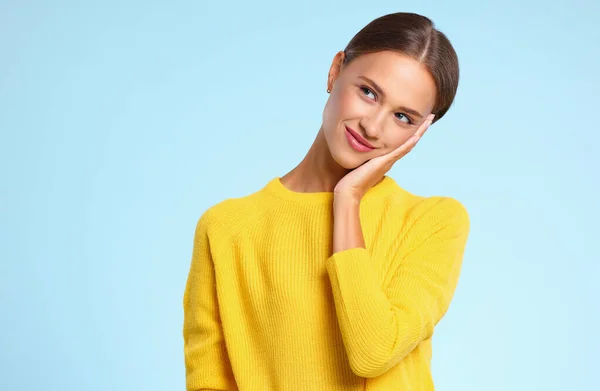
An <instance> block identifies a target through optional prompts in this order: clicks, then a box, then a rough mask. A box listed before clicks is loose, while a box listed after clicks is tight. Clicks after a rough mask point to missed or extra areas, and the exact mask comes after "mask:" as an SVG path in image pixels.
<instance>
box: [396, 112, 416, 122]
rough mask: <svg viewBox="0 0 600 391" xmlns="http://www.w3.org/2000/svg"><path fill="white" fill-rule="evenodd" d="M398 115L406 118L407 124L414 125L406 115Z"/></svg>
mask: <svg viewBox="0 0 600 391" xmlns="http://www.w3.org/2000/svg"><path fill="white" fill-rule="evenodd" d="M396 114H397V115H401V116H402V117H404V119H405V120H406V121H405V123H407V124H409V125H412V123H413V121H412V120H411V119H410V118H408V117H407V116H406V115H404V114H403V113H396ZM396 118H398V117H396Z"/></svg>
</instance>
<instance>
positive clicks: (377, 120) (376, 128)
mask: <svg viewBox="0 0 600 391" xmlns="http://www.w3.org/2000/svg"><path fill="white" fill-rule="evenodd" d="M384 120H385V112H384V110H381V109H374V110H373V111H371V112H370V113H369V115H366V116H364V117H362V119H361V120H360V122H359V124H360V126H361V127H362V128H363V130H364V132H365V134H366V136H367V137H368V138H370V139H378V138H380V137H381V132H382V131H383V122H384ZM367 141H370V140H367Z"/></svg>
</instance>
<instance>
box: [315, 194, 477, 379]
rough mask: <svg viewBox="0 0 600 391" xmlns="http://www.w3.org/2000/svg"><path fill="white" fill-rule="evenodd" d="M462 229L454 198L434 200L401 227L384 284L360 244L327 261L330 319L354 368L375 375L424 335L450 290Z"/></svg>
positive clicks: (463, 217) (464, 222)
mask: <svg viewBox="0 0 600 391" xmlns="http://www.w3.org/2000/svg"><path fill="white" fill-rule="evenodd" d="M424 227H425V228H424ZM468 232H469V217H468V214H467V211H466V210H465V209H464V207H463V206H462V204H460V203H459V202H458V201H456V200H454V199H452V198H442V202H438V203H437V204H436V205H435V206H434V207H432V208H430V209H429V210H428V211H427V212H425V213H424V214H423V215H421V216H420V217H419V218H418V220H417V221H416V223H414V224H413V226H412V228H410V229H409V230H408V231H407V232H406V233H405V236H404V239H403V240H401V241H400V243H401V244H400V245H401V246H403V249H402V251H398V252H397V253H398V254H400V255H398V256H397V258H398V259H394V260H393V262H392V270H390V273H392V274H391V277H390V278H389V282H388V283H387V284H385V286H382V284H380V283H379V282H378V278H377V272H376V270H375V269H374V267H373V264H374V263H375V262H374V261H373V260H372V259H371V255H370V253H369V252H368V250H366V249H364V248H362V247H358V248H352V249H347V250H343V251H339V252H337V253H335V254H333V255H332V256H331V257H330V258H329V259H327V262H326V266H327V271H328V274H329V278H330V281H331V286H332V289H333V298H334V301H335V308H336V314H337V318H338V323H339V326H340V331H341V334H342V339H343V341H344V346H345V348H346V352H347V355H348V359H349V362H350V366H351V368H352V370H353V371H354V373H356V374H357V375H359V376H362V377H376V376H379V375H381V374H383V373H384V372H386V371H387V370H388V369H390V368H391V367H393V366H394V365H396V364H397V363H399V362H400V361H401V360H402V359H403V358H404V357H405V356H406V355H408V354H409V353H410V352H411V351H412V350H413V349H414V348H415V347H416V346H417V345H418V344H419V343H420V342H421V341H423V340H425V339H427V338H430V337H431V336H432V334H433V328H434V326H435V325H436V324H437V323H438V322H439V321H440V319H441V318H442V317H443V316H444V314H445V313H446V311H447V309H448V307H449V304H450V300H451V298H452V296H453V294H454V291H455V288H456V285H457V282H458V276H459V273H460V269H461V265H462V258H463V252H464V248H465V245H466V241H467V236H468ZM391 253H394V252H391ZM378 263H379V262H378Z"/></svg>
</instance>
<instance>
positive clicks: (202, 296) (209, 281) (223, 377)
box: [183, 218, 237, 391]
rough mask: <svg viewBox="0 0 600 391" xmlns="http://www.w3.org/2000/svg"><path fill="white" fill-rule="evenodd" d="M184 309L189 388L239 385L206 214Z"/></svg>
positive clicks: (200, 225)
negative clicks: (220, 303) (221, 311)
mask: <svg viewBox="0 0 600 391" xmlns="http://www.w3.org/2000/svg"><path fill="white" fill-rule="evenodd" d="M183 312H184V321H183V339H184V356H185V369H186V389H187V390H188V391H192V390H233V389H237V388H236V386H235V381H234V378H233V374H232V371H231V365H230V363H229V359H228V356H227V351H226V348H225V340H224V337H223V330H222V327H221V321H220V318H219V308H218V302H217V291H216V281H215V272H214V266H213V261H212V256H211V251H210V243H209V240H208V236H207V234H206V224H205V220H204V219H203V218H200V220H199V221H198V224H197V225H196V232H195V236H194V246H193V251H192V260H191V266H190V271H189V274H188V278H187V283H186V286H185V291H184V294H183Z"/></svg>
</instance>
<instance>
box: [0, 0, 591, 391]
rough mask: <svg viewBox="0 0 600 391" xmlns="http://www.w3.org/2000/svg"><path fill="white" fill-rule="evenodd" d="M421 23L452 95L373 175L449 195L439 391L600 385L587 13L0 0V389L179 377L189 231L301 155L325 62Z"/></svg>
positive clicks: (531, 4) (436, 6) (468, 5)
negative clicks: (411, 15)
mask: <svg viewBox="0 0 600 391" xmlns="http://www.w3.org/2000/svg"><path fill="white" fill-rule="evenodd" d="M397 11H411V12H417V13H422V14H424V15H426V16H429V17H431V18H432V19H433V20H434V21H435V22H436V25H437V27H438V28H439V29H441V30H442V31H443V32H445V33H446V34H447V35H448V36H449V37H450V39H451V40H452V42H453V44H454V45H455V47H456V50H457V52H458V54H459V58H460V64H461V71H462V75H461V76H462V78H461V84H460V87H459V91H458V95H457V98H456V102H455V105H454V107H453V108H452V109H451V110H450V112H449V113H448V114H447V116H446V117H445V118H444V119H443V120H442V121H440V122H439V123H437V124H435V125H434V126H433V127H432V128H431V129H430V131H429V132H428V133H427V135H426V137H425V138H424V139H423V140H422V141H421V143H420V144H419V146H418V147H417V148H416V149H415V150H414V151H413V152H412V153H411V154H410V155H409V156H407V157H406V158H405V159H403V160H402V161H401V162H400V163H398V164H397V165H396V166H395V167H394V168H393V169H392V171H391V172H390V175H391V176H392V177H394V178H395V179H396V180H397V181H398V182H399V183H400V184H401V185H402V186H403V187H405V188H407V189H409V190H411V191H413V192H415V193H419V194H423V195H434V194H440V195H449V196H453V197H456V198H458V199H460V200H461V201H462V202H463V203H464V204H465V205H466V206H467V208H468V210H469V212H470V215H471V220H472V233H471V236H470V240H469V244H468V249H467V252H466V255H465V262H464V268H463V273H462V276H461V280H460V283H459V287H458V290H457V292H456V295H455V299H454V301H453V303H452V305H451V308H450V311H449V313H448V315H447V316H446V317H445V318H444V320H443V321H442V322H441V323H440V325H439V326H438V329H437V334H436V336H435V339H434V359H433V371H434V377H435V381H436V384H437V387H438V389H439V390H444V391H470V390H472V391H482V390H486V391H496V390H498V391H499V390H502V391H505V390H510V391H516V390H545V391H550V390H557V391H558V390H560V391H571V390H578V391H582V390H598V389H599V387H600V386H599V385H598V376H597V373H598V368H599V366H598V365H599V364H598V361H597V360H598V357H597V354H598V351H599V350H600V343H599V338H598V330H599V329H600V322H599V318H600V317H599V307H600V306H599V304H598V300H599V299H600V289H599V288H598V286H599V284H598V279H599V277H600V267H599V264H600V259H599V258H600V257H599V256H598V243H599V240H598V237H599V234H600V230H599V223H598V222H599V220H600V212H599V206H598V197H599V196H600V192H599V184H600V179H599V177H600V175H599V168H600V164H599V163H600V161H599V158H598V143H599V142H600V136H599V134H600V133H599V129H598V125H597V118H596V115H597V112H598V91H599V88H600V82H599V77H598V70H599V69H600V54H599V52H600V51H599V49H598V43H599V42H600V28H599V27H598V20H599V15H600V12H599V11H600V7H599V3H598V2H593V1H591V0H589V1H583V0H582V1H575V2H567V1H552V2H549V1H547V2H541V1H528V2H517V1H512V2H508V1H495V2H494V4H489V3H488V4H484V3H483V2H475V1H472V2H467V1H453V2H442V1H439V2H431V1H423V2H418V3H416V2H412V3H408V2H397V1H378V2H373V3H371V4H369V2H365V1H360V2H359V1H344V2H337V3H334V2H323V1H304V2H302V3H296V4H291V3H287V2H274V1H273V2H265V1H263V2H241V1H238V2H233V3H232V2H216V3H208V2H204V1H180V2H170V3H169V2H153V1H129V2H117V1H102V2H93V3H92V2H88V3H84V2H76V1H55V2H42V1H37V2H36V1H3V2H2V4H1V5H0V129H1V130H2V133H1V140H0V153H1V163H2V164H1V168H0V170H1V175H2V177H1V178H2V191H1V192H0V197H1V198H0V201H1V202H0V204H1V208H2V209H1V210H2V217H1V221H2V226H1V229H2V232H1V235H0V237H1V240H2V246H1V248H0V251H1V253H0V256H1V269H0V305H1V308H0V314H1V317H2V318H1V319H2V322H1V325H2V326H1V330H0V359H1V361H0V389H1V390H7V391H13V390H15V391H16V390H27V391H29V390H36V391H37V390H45V391H46V390H48V391H49V390H57V391H59V390H60V391H66V390H115V391H116V390H145V391H150V390H183V389H184V364H183V350H182V349H183V347H182V346H183V340H182V337H181V328H182V317H183V310H182V304H181V303H182V294H183V288H184V284H185V279H186V277H187V272H188V268H189V261H190V256H191V249H192V247H191V246H192V240H193V233H194V228H195V224H196V221H197V219H198V217H199V216H200V215H201V214H202V213H203V211H204V210H205V209H206V208H208V207H209V206H211V205H213V204H215V203H217V202H219V201H221V200H222V199H224V198H228V197H237V196H243V195H246V194H249V193H250V192H253V191H255V190H257V189H259V188H260V187H262V186H263V185H264V184H266V182H267V181H268V180H269V179H271V178H272V177H274V176H276V175H283V174H285V173H286V172H287V171H289V170H290V169H292V168H293V167H294V166H295V165H296V164H297V163H298V162H299V161H300V160H301V159H302V157H303V156H304V154H305V152H306V151H307V149H308V147H309V146H310V144H311V143H312V141H313V139H314V136H315V134H316V131H317V129H318V128H319V125H320V120H321V113H322V109H323V105H324V103H325V100H326V98H327V94H326V92H325V89H326V77H327V71H328V69H329V65H330V64H331V60H332V58H333V55H334V54H335V52H336V51H337V50H341V49H343V48H344V46H345V45H346V44H347V42H348V41H349V40H350V38H351V37H352V36H353V35H354V34H355V33H356V32H357V31H358V30H359V29H360V28H361V27H363V26H364V25H365V24H366V23H368V22H369V21H371V20H372V19H374V18H376V17H378V16H381V15H383V14H386V13H390V12H397Z"/></svg>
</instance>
